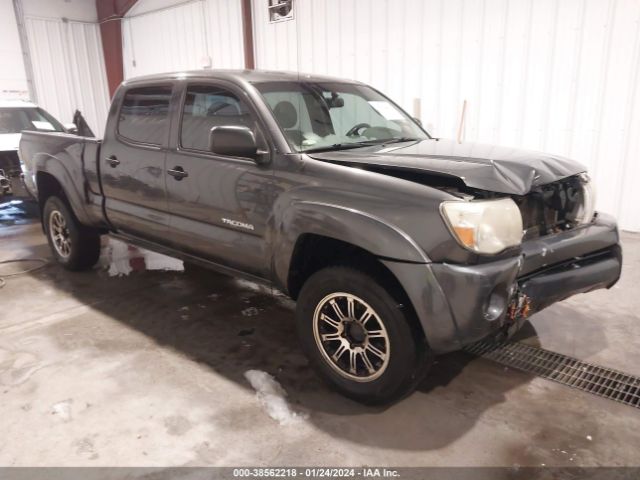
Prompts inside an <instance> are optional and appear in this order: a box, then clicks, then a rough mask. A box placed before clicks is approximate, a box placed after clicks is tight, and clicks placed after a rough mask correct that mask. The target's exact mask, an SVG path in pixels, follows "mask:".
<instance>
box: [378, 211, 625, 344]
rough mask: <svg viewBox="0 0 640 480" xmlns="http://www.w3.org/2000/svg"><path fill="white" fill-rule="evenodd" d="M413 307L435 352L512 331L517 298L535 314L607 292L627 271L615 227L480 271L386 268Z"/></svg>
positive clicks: (531, 247) (551, 241)
mask: <svg viewBox="0 0 640 480" xmlns="http://www.w3.org/2000/svg"><path fill="white" fill-rule="evenodd" d="M384 263H385V265H386V266H387V267H388V268H389V269H390V270H391V271H392V272H393V273H394V275H396V277H397V278H398V280H399V281H400V283H401V284H402V285H403V287H404V288H405V291H406V292H407V295H408V296H409V299H410V300H411V302H412V304H413V306H414V308H415V310H416V313H417V315H418V318H419V319H420V323H421V324H422V327H423V329H424V331H425V335H426V337H427V341H428V343H429V346H430V347H431V348H432V350H433V351H434V352H435V353H446V352H450V351H455V350H459V349H461V348H463V347H464V346H466V345H468V344H470V343H473V342H475V341H478V340H480V339H482V338H484V337H487V336H488V335H491V334H493V333H497V332H498V331H501V330H503V327H504V328H506V327H508V326H509V325H507V324H508V319H507V310H508V307H509V303H510V302H511V300H512V298H513V297H514V295H521V294H524V295H526V296H527V297H528V298H529V299H530V305H531V310H530V313H534V312H537V311H540V310H542V309H543V308H545V307H547V306H549V305H551V304H553V303H555V302H558V301H560V300H563V299H565V298H567V297H570V296H572V295H575V294H577V293H585V292H589V291H591V290H596V289H599V288H610V287H611V286H613V285H614V284H615V283H616V282H617V280H618V278H620V271H621V268H622V250H621V248H620V244H619V235H618V230H617V226H616V223H615V220H614V219H613V218H612V217H610V216H608V215H604V214H599V215H598V217H597V218H596V220H595V221H594V222H593V223H592V224H590V225H588V226H584V227H580V228H576V229H574V230H571V231H568V232H562V233H559V234H556V235H548V236H546V237H543V238H539V239H536V240H535V241H528V242H525V243H524V244H523V246H522V254H521V255H519V256H517V257H513V258H508V259H503V260H497V261H494V262H489V263H483V264H478V265H452V264H447V263H431V264H409V263H398V262H393V261H384Z"/></svg>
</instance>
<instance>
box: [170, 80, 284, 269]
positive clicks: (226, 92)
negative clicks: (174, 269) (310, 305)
mask: <svg viewBox="0 0 640 480" xmlns="http://www.w3.org/2000/svg"><path fill="white" fill-rule="evenodd" d="M184 88H185V90H186V91H185V92H184V94H183V102H182V115H181V121H180V122H179V124H178V125H177V126H176V131H175V134H174V135H172V137H173V138H172V143H174V147H173V148H172V149H171V150H170V151H169V153H168V154H167V172H168V175H169V176H167V198H168V201H169V211H170V214H171V216H170V220H169V222H170V235H171V238H172V241H173V242H175V243H176V246H177V247H178V248H179V249H181V250H183V251H186V252H190V253H192V254H195V255H197V256H200V257H204V258H206V259H208V260H211V261H213V262H216V263H219V264H222V265H224V266H227V267H231V268H235V269H238V270H242V271H244V272H248V273H252V274H254V275H257V276H261V277H266V276H267V275H268V271H269V254H268V251H267V248H266V242H265V232H266V227H267V219H268V216H269V212H270V211H271V206H272V203H273V192H272V172H271V168H270V166H268V165H267V166H260V165H258V164H256V162H255V161H254V160H252V159H249V158H239V157H230V156H223V155H218V154H214V153H212V152H211V151H210V150H209V133H210V131H211V129H212V128H213V127H215V126H224V125H236V126H238V125H242V126H247V127H249V128H251V129H252V130H253V131H254V132H255V133H256V138H258V139H260V140H259V143H263V145H262V147H263V148H265V147H266V145H265V144H264V140H263V138H264V137H263V136H262V134H261V131H260V128H259V126H258V122H257V116H256V115H255V114H254V112H253V111H252V109H251V108H250V106H249V105H248V104H247V102H245V101H244V100H241V93H240V92H236V91H234V90H233V87H231V86H227V85H224V86H223V85H218V84H210V83H207V84H188V85H185V87H184Z"/></svg>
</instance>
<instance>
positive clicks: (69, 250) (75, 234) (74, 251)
mask: <svg viewBox="0 0 640 480" xmlns="http://www.w3.org/2000/svg"><path fill="white" fill-rule="evenodd" d="M42 215H43V217H42V221H43V223H44V229H45V233H46V235H47V240H48V241H49V247H51V251H52V252H53V256H54V257H55V259H56V261H57V262H58V263H60V264H61V265H62V266H63V267H64V268H65V269H67V270H71V271H76V272H77V271H82V270H89V269H90V268H91V267H93V266H94V265H95V264H96V262H97V261H98V258H99V257H100V235H99V234H98V232H96V231H95V230H93V229H91V228H87V227H85V226H83V225H81V224H80V222H78V220H77V219H76V217H75V215H73V213H72V212H71V209H70V208H69V206H68V205H67V203H66V202H65V201H64V200H62V199H61V198H59V197H55V196H53V197H49V198H48V199H47V201H46V202H45V204H44V209H43V212H42Z"/></svg>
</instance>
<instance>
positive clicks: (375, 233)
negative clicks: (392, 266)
mask: <svg viewBox="0 0 640 480" xmlns="http://www.w3.org/2000/svg"><path fill="white" fill-rule="evenodd" d="M274 231H275V232H276V233H275V235H274V242H273V245H274V249H273V258H272V263H273V268H274V273H275V277H276V278H275V280H276V282H277V283H278V284H279V285H281V286H286V285H287V278H288V273H289V266H290V264H291V259H292V257H293V251H294V248H295V245H296V242H297V240H298V238H299V237H300V236H301V235H303V234H315V235H321V236H324V237H329V238H333V239H335V240H341V241H343V242H347V243H350V244H352V245H355V246H357V247H360V248H362V249H364V250H367V251H368V252H370V253H372V254H373V255H375V256H377V257H382V258H386V259H392V260H397V261H403V262H411V263H429V262H430V260H429V258H428V257H427V255H426V254H425V253H424V251H423V250H422V249H421V248H420V247H419V246H418V245H417V244H416V243H415V241H413V239H412V238H411V237H409V235H407V234H406V233H405V232H404V231H402V230H401V229H400V228H398V227H397V226H395V225H393V224H391V223H389V222H387V221H385V220H384V219H382V218H380V217H377V216H376V215H373V214H370V213H367V212H363V211H360V210H357V209H354V208H349V207H344V206H341V205H334V204H330V203H325V202H321V201H312V200H298V201H294V202H292V203H291V205H289V207H288V208H287V209H286V210H285V211H284V212H283V214H282V215H281V217H280V219H279V220H278V221H277V222H276V225H275V228H274Z"/></svg>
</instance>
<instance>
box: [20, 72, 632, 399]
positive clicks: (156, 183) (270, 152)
mask: <svg viewBox="0 0 640 480" xmlns="http://www.w3.org/2000/svg"><path fill="white" fill-rule="evenodd" d="M20 153H21V156H22V158H23V160H24V161H25V163H26V168H27V170H28V172H29V175H28V176H29V178H33V179H34V185H33V187H34V188H35V189H36V190H37V194H38V199H39V202H40V207H41V209H42V219H43V227H44V231H45V233H46V234H47V237H48V239H49V242H50V244H51V247H52V251H53V254H54V255H55V257H56V258H57V260H58V261H59V262H60V263H61V264H62V265H63V266H65V267H66V268H68V269H71V270H84V269H88V268H90V267H91V266H92V265H93V264H94V263H95V262H96V260H97V259H98V255H99V248H100V241H99V237H100V235H102V234H107V233H109V234H111V235H115V236H118V237H121V238H123V239H126V240H127V241H129V242H133V243H135V244H138V245H140V246H143V247H146V248H149V249H153V250H158V251H162V252H165V253H168V254H170V255H173V256H176V257H179V258H182V259H184V260H185V261H186V262H191V263H197V264H199V265H202V266H206V267H209V268H213V269H217V270H220V271H222V272H226V273H229V274H231V275H240V276H244V277H247V278H249V279H252V280H256V281H261V282H265V283H267V284H270V285H273V286H275V287H276V288H278V289H280V290H282V291H284V292H286V293H287V294H288V295H290V296H291V297H292V298H293V299H295V300H296V301H297V311H296V317H297V324H298V329H299V334H300V340H301V343H302V345H303V347H304V349H305V351H306V352H307V354H308V355H309V358H310V359H311V361H312V363H313V364H314V365H315V367H316V368H317V370H318V372H319V373H320V375H322V377H324V378H325V379H327V380H328V381H329V382H330V383H331V384H332V385H333V386H334V387H336V388H337V389H338V390H339V391H341V392H342V393H343V394H345V395H348V396H350V397H352V398H354V399H356V400H359V401H363V402H368V403H382V402H389V401H392V400H394V399H397V398H399V397H401V396H402V395H404V394H406V393H407V392H410V391H411V390H412V389H413V388H414V386H415V385H416V384H417V383H418V382H419V381H420V379H421V378H422V377H423V375H424V374H425V373H426V372H427V369H428V365H429V363H430V360H431V359H432V358H433V356H434V355H437V354H442V353H445V352H451V351H454V350H459V349H461V348H463V347H465V346H466V345H469V344H471V343H473V342H476V341H478V340H481V339H484V338H485V337H488V336H502V337H505V336H508V335H509V334H511V333H513V332H514V331H515V330H516V329H517V328H518V327H519V326H520V325H521V324H522V322H523V321H524V320H525V319H526V318H527V317H528V316H529V315H531V314H533V313H534V312H537V311H539V310H541V309H542V308H545V307H546V306H548V305H550V304H552V303H554V302H557V301H559V300H562V299H564V298H566V297H568V296H570V295H573V294H576V293H582V292H588V291H590V290H594V289H597V288H609V287H611V286H612V285H613V284H614V283H615V282H616V281H617V280H618V278H619V276H620V268H621V249H620V245H619V238H618V231H617V227H616V223H615V220H614V219H613V218H612V217H610V216H608V215H606V214H603V213H599V212H598V213H596V212H595V211H594V192H593V185H592V182H591V181H590V180H589V177H588V175H587V174H586V172H585V168H584V167H583V166H582V165H580V164H578V163H576V162H573V161H571V160H567V159H565V158H561V157H556V156H552V155H546V154H541V153H534V152H527V151H521V150H515V149H512V148H503V147H497V146H493V145H479V144H473V143H465V144H461V145H460V144H458V143H456V142H452V141H448V140H443V139H437V138H433V137H431V136H430V135H429V134H428V133H427V132H426V131H425V130H424V129H423V128H422V127H421V126H420V125H419V124H418V123H417V122H416V121H415V120H414V119H412V118H411V117H410V116H409V115H408V114H407V113H405V112H404V111H403V110H402V109H401V108H399V107H398V106H397V105H396V104H395V103H393V102H392V101H391V100H389V99H388V98H387V97H385V96H384V95H383V94H382V93H380V92H378V91H376V90H375V89H374V88H372V87H369V86H367V85H365V84H362V83H358V82H353V81H347V80H340V79H334V78H327V77H319V76H310V75H301V74H296V73H281V72H261V71H196V72H185V73H176V74H165V75H156V76H150V77H144V78H139V79H134V80H130V81H126V82H124V83H123V84H122V85H121V86H120V88H119V89H118V91H117V93H116V94H115V96H114V99H113V104H112V106H111V110H110V112H109V118H108V124H107V127H106V131H105V135H104V139H103V140H102V141H99V140H95V139H91V138H83V137H77V136H72V135H67V134H64V133H36V132H33V133H31V132H29V133H25V134H24V136H23V138H22V141H21V143H20Z"/></svg>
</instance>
